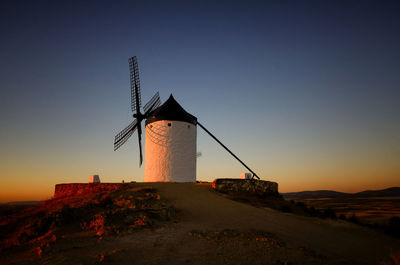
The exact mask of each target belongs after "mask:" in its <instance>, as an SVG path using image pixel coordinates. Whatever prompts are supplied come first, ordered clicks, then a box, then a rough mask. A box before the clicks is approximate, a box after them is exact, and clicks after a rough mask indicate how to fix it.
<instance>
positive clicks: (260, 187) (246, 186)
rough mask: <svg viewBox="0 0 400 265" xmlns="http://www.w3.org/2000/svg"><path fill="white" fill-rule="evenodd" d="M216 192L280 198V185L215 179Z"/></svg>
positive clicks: (254, 181) (262, 181) (213, 184)
mask: <svg viewBox="0 0 400 265" xmlns="http://www.w3.org/2000/svg"><path fill="white" fill-rule="evenodd" d="M212 187H213V189H214V190H216V191H219V192H222V193H228V194H231V195H239V196H243V195H244V196H248V195H250V196H258V197H280V195H279V192H278V183H276V182H272V181H265V180H256V179H252V180H250V179H230V178H224V179H215V180H214V182H213V183H212Z"/></svg>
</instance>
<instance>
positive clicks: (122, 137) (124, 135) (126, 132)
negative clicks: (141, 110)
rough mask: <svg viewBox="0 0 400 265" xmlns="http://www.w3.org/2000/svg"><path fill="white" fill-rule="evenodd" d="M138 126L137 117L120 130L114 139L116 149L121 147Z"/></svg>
mask: <svg viewBox="0 0 400 265" xmlns="http://www.w3.org/2000/svg"><path fill="white" fill-rule="evenodd" d="M136 128H137V120H136V119H135V120H134V121H133V122H132V123H131V124H129V125H128V126H127V127H126V128H125V129H123V130H122V131H121V132H119V133H118V134H117V135H116V136H115V139H114V151H115V150H117V149H118V148H120V147H121V145H123V144H124V143H125V142H126V141H128V139H129V137H131V135H132V134H133V133H134V132H135V130H136Z"/></svg>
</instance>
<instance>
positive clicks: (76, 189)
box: [54, 183, 124, 198]
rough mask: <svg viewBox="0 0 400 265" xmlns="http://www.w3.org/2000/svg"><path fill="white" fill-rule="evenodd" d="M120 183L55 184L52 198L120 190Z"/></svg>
mask: <svg viewBox="0 0 400 265" xmlns="http://www.w3.org/2000/svg"><path fill="white" fill-rule="evenodd" d="M123 185H124V184H122V183H68V184H56V187H55V191H54V198H60V197H70V196H77V195H82V194H92V193H100V192H103V191H113V190H117V189H120V188H122V186H123Z"/></svg>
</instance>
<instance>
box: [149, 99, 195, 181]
mask: <svg viewBox="0 0 400 265" xmlns="http://www.w3.org/2000/svg"><path fill="white" fill-rule="evenodd" d="M196 124H197V118H196V117H194V116H193V115H191V114H189V113H187V112H186V111H185V110H184V109H183V108H182V107H181V106H180V105H179V104H178V102H176V101H175V99H174V97H173V96H172V94H171V96H170V97H169V99H168V100H167V101H166V102H165V103H164V104H163V105H162V106H160V107H159V108H157V109H156V110H155V111H153V112H152V113H151V114H150V116H149V117H148V118H147V120H146V145H145V161H146V163H145V168H144V181H145V182H154V181H172V182H194V181H196V138H197V128H196Z"/></svg>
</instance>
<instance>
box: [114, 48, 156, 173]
mask: <svg viewBox="0 0 400 265" xmlns="http://www.w3.org/2000/svg"><path fill="white" fill-rule="evenodd" d="M129 71H130V85H131V109H132V112H134V114H133V117H134V118H136V119H134V121H133V122H132V123H131V124H129V125H128V126H127V127H126V128H125V129H123V130H122V131H121V132H119V133H118V134H117V135H116V136H115V139H114V151H115V150H117V149H118V148H120V147H121V146H122V145H123V144H124V143H125V142H126V141H128V139H129V137H131V135H132V134H133V133H134V132H135V130H137V131H138V141H139V152H140V153H139V154H140V157H139V159H140V160H139V166H141V165H142V163H143V152H142V121H143V120H144V119H146V118H147V117H148V116H149V114H150V113H151V112H152V111H153V110H155V109H156V108H158V107H159V106H160V104H161V100H160V95H159V94H158V92H157V93H156V94H155V95H154V96H153V97H152V98H151V99H150V100H149V102H147V103H146V105H145V106H144V107H143V110H144V113H143V114H142V112H140V107H141V106H142V98H141V92H140V79H139V67H138V62H137V59H136V56H133V57H131V58H129Z"/></svg>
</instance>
